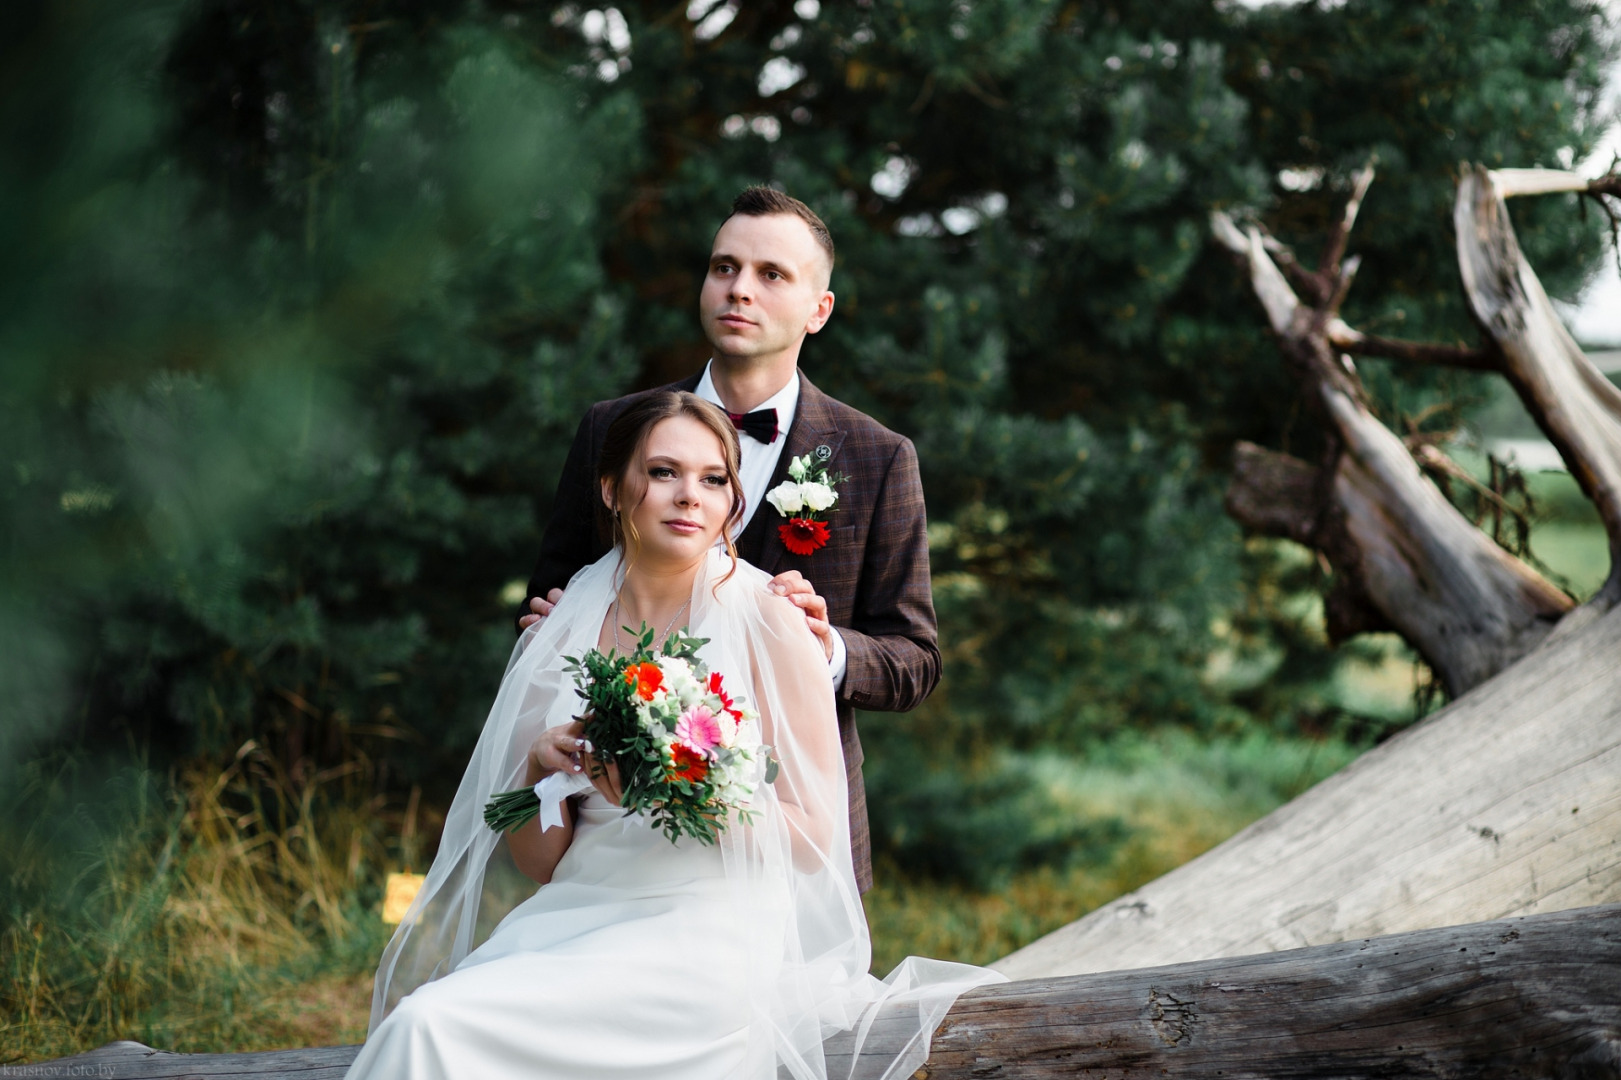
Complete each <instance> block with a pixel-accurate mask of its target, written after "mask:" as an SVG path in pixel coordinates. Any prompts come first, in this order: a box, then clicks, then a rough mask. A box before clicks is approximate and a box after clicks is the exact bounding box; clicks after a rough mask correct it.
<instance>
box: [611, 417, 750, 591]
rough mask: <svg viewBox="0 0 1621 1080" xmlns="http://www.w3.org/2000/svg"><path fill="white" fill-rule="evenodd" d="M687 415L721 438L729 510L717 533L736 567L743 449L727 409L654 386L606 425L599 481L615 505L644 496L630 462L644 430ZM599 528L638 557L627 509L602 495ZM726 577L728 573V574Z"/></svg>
mask: <svg viewBox="0 0 1621 1080" xmlns="http://www.w3.org/2000/svg"><path fill="white" fill-rule="evenodd" d="M677 416H687V417H691V418H692V419H694V420H696V421H698V422H699V423H700V424H702V425H703V426H704V427H706V428H708V429H709V430H710V432H711V433H713V434H714V436H715V438H716V439H718V440H720V445H721V449H722V450H724V451H725V458H726V484H727V486H728V487H730V488H731V491H732V509H731V511H730V512H729V513H727V515H726V522H725V524H723V525H722V526H721V530H720V534H721V537H722V539H723V540H724V541H725V543H726V554H727V555H729V556H731V559H732V564H733V567H734V569H735V567H736V564H737V549H736V548H735V547H733V546H732V528H733V526H734V525H736V524H737V522H738V521H739V520H740V519H741V518H742V517H743V484H742V481H740V480H739V479H738V475H737V471H738V469H739V468H740V467H741V463H742V453H743V452H742V449H741V448H740V447H739V446H738V442H737V429H736V428H735V427H733V426H732V422H731V420H729V419H728V418H727V416H726V414H725V413H723V412H721V411H720V410H719V409H718V408H716V407H715V406H714V405H712V404H710V403H709V402H707V401H705V400H704V399H703V398H701V397H699V396H698V395H697V394H690V393H688V392H686V391H685V390H656V391H654V392H653V393H650V394H647V395H645V396H643V397H641V398H639V399H638V400H637V401H636V402H634V403H633V404H632V405H631V406H630V407H629V408H627V409H626V410H625V411H624V412H622V413H620V414H619V416H618V417H616V418H615V419H614V422H613V423H611V424H609V425H608V431H607V433H606V434H605V435H604V436H603V439H602V453H601V455H600V456H599V457H598V458H597V482H598V484H599V485H600V484H601V482H602V481H604V480H606V481H607V482H608V485H609V487H610V488H612V490H613V501H614V504H615V505H616V506H617V507H620V508H622V509H628V508H629V507H633V506H636V505H637V504H639V503H640V502H641V501H642V496H643V495H644V494H646V492H647V477H646V476H644V475H643V474H642V473H641V471H640V470H633V469H632V468H631V466H633V465H634V464H636V462H637V461H639V460H640V459H641V456H642V447H643V446H644V445H645V444H646V442H647V435H648V432H650V431H652V430H653V428H654V427H656V426H657V425H658V424H660V423H662V422H663V421H665V420H672V419H674V418H675V417H677ZM597 528H598V529H599V530H600V531H601V532H602V535H603V536H604V538H606V539H607V540H608V542H609V543H611V544H613V546H614V547H616V548H618V549H619V553H620V557H621V558H622V559H624V560H626V561H627V562H629V563H634V562H635V561H636V554H637V552H638V551H639V550H640V549H641V543H642V538H641V537H640V536H638V535H637V533H636V526H635V525H634V524H633V523H632V522H631V520H630V515H629V514H628V513H622V512H620V510H610V509H609V508H608V506H607V505H606V504H605V503H603V502H602V501H601V500H600V499H599V500H598V501H597ZM726 576H727V577H730V576H731V574H729V573H728V574H727V575H726Z"/></svg>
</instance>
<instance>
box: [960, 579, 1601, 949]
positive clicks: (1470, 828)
mask: <svg viewBox="0 0 1621 1080" xmlns="http://www.w3.org/2000/svg"><path fill="white" fill-rule="evenodd" d="M1616 901H1621V608H1618V609H1615V610H1612V611H1611V612H1610V613H1609V614H1608V615H1605V616H1603V617H1602V618H1600V619H1598V620H1596V621H1594V622H1592V623H1589V624H1588V625H1586V626H1584V627H1581V628H1579V629H1578V630H1576V631H1575V632H1573V633H1571V634H1569V635H1562V636H1560V637H1559V639H1558V640H1556V641H1550V642H1549V643H1548V644H1546V645H1544V646H1543V647H1542V648H1541V649H1539V650H1538V651H1536V652H1534V653H1532V654H1531V655H1530V656H1528V657H1526V658H1525V659H1523V660H1521V661H1520V662H1519V663H1517V664H1515V665H1514V666H1513V667H1511V668H1509V669H1508V670H1507V671H1505V672H1503V673H1502V674H1501V675H1499V676H1497V677H1496V678H1495V679H1493V680H1491V681H1490V682H1488V683H1485V684H1484V685H1482V686H1480V687H1478V688H1476V689H1475V690H1474V691H1472V692H1471V693H1469V694H1468V695H1466V696H1464V697H1462V698H1460V699H1459V700H1457V701H1455V702H1453V703H1452V704H1451V705H1449V706H1447V707H1446V708H1445V709H1443V710H1441V711H1440V712H1438V713H1437V714H1435V715H1434V716H1432V717H1430V718H1429V719H1428V720H1426V721H1424V722H1423V723H1421V724H1418V725H1415V726H1414V727H1412V728H1409V729H1408V730H1407V731H1404V732H1402V733H1401V734H1399V735H1397V736H1396V737H1394V738H1392V739H1390V740H1389V741H1388V742H1386V743H1384V744H1383V745H1381V746H1378V747H1375V748H1374V749H1373V750H1370V751H1369V752H1368V753H1366V754H1364V755H1363V756H1362V757H1361V758H1359V759H1358V760H1356V761H1354V762H1352V763H1351V764H1350V765H1349V766H1347V767H1346V768H1345V769H1343V770H1341V771H1340V772H1339V773H1337V774H1335V775H1334V776H1332V777H1330V778H1328V779H1327V780H1325V781H1323V782H1322V783H1321V784H1318V785H1317V786H1316V787H1314V788H1312V789H1311V790H1310V791H1308V792H1306V793H1305V794H1304V795H1301V796H1300V797H1299V798H1297V799H1295V800H1294V801H1292V802H1290V803H1289V804H1287V805H1286V806H1283V807H1280V808H1279V809H1278V810H1276V811H1274V812H1273V813H1272V814H1270V815H1268V816H1267V817H1265V818H1262V819H1261V820H1260V821H1258V822H1256V823H1255V824H1253V825H1251V826H1250V827H1249V828H1247V829H1245V830H1244V831H1243V832H1241V833H1239V834H1238V835H1237V836H1234V837H1233V838H1232V839H1230V840H1228V841H1227V842H1226V843H1224V844H1221V845H1219V846H1217V847H1216V848H1213V849H1212V850H1210V851H1208V852H1206V853H1205V854H1203V855H1201V856H1200V857H1199V858H1197V859H1195V860H1193V861H1192V862H1190V863H1187V864H1186V865H1184V866H1181V867H1179V868H1177V869H1176V870H1173V871H1171V872H1170V873H1169V874H1166V875H1165V876H1164V877H1162V878H1159V879H1158V880H1156V881H1153V882H1150V883H1149V884H1148V885H1145V886H1144V887H1143V888H1141V889H1138V890H1137V891H1136V892H1133V893H1128V894H1127V895H1125V896H1122V897H1120V898H1119V899H1117V900H1115V901H1113V902H1111V903H1109V904H1106V905H1104V906H1103V907H1101V908H1099V909H1098V910H1097V911H1094V912H1093V913H1092V914H1090V915H1088V916H1086V917H1085V918H1083V919H1080V920H1078V921H1076V922H1073V923H1071V924H1069V925H1068V926H1065V927H1062V928H1060V929H1058V930H1056V931H1054V932H1053V933H1051V934H1049V935H1047V936H1046V937H1044V938H1041V939H1039V940H1038V941H1035V942H1033V943H1031V944H1030V945H1027V946H1026V947H1025V948H1023V949H1020V950H1019V951H1018V952H1015V953H1013V954H1011V955H1009V956H1007V957H1004V958H1003V959H1001V960H999V961H997V962H996V963H995V964H993V965H992V966H993V967H995V968H997V969H998V970H1000V971H1001V972H1003V973H1004V974H1005V975H1007V976H1008V977H1009V978H1013V979H1033V978H1045V977H1050V976H1055V975H1078V974H1081V973H1083V972H1092V971H1110V970H1115V969H1119V968H1129V967H1143V966H1147V965H1151V964H1172V963H1180V962H1183V961H1191V960H1204V959H1209V958H1211V957H1219V956H1242V955H1245V954H1249V953H1258V952H1265V951H1268V950H1277V949H1290V948H1298V947H1300V946H1305V945H1321V944H1328V943H1330V942H1337V941H1346V940H1350V939H1353V938H1364V937H1370V936H1375V935H1380V934H1391V933H1398V932H1401V931H1406V930H1417V929H1422V928H1426V927H1436V926H1452V925H1456V924H1459V923H1468V922H1476V921H1480V920H1483V919H1493V918H1501V917H1504V916H1509V915H1525V914H1534V913H1538V912H1548V911H1559V910H1564V909H1568V908H1575V907H1583V906H1588V905H1593V904H1605V903H1614V902H1616Z"/></svg>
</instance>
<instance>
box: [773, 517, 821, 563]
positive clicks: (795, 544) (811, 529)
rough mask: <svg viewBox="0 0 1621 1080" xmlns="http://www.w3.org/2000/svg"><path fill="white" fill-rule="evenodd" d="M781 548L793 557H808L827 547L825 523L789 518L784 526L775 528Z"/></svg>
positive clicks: (808, 519)
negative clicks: (792, 554)
mask: <svg viewBox="0 0 1621 1080" xmlns="http://www.w3.org/2000/svg"><path fill="white" fill-rule="evenodd" d="M777 535H778V536H780V537H782V546H783V547H785V548H787V549H788V550H789V551H791V552H793V553H794V554H795V555H809V554H810V553H811V552H813V551H816V550H817V549H819V548H824V547H826V546H827V522H825V521H812V520H811V519H810V518H800V517H796V518H789V519H788V523H787V524H786V525H778V526H777Z"/></svg>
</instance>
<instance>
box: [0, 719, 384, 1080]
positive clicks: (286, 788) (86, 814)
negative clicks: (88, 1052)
mask: <svg viewBox="0 0 1621 1080" xmlns="http://www.w3.org/2000/svg"><path fill="white" fill-rule="evenodd" d="M92 770H93V766H91V765H88V764H86V763H84V762H67V763H63V762H57V763H55V764H54V766H53V767H52V768H50V769H47V768H44V767H42V766H35V767H33V768H32V769H30V770H29V771H28V773H27V775H26V776H25V777H24V778H23V781H22V783H20V784H18V785H17V787H16V790H17V793H18V797H17V798H15V799H13V800H11V801H12V802H13V803H14V805H13V806H12V807H10V808H8V809H9V810H11V811H12V812H11V813H10V814H8V818H9V820H10V821H11V822H22V821H27V822H29V824H28V825H27V826H26V827H24V828H20V829H12V830H10V831H8V832H7V833H6V834H5V846H4V851H3V854H4V856H5V859H6V862H7V863H8V867H7V877H6V880H5V887H6V906H5V910H4V920H5V921H4V929H3V934H0V956H3V960H0V1061H16V1060H22V1059H30V1060H38V1059H40V1058H48V1057H53V1056H58V1055H62V1054H69V1053H75V1052H78V1051H81V1050H84V1049H88V1048H91V1047H94V1046H97V1045H101V1044H102V1043H105V1042H108V1041H111V1040H113V1039H136V1040H139V1041H141V1042H144V1043H147V1044H148V1045H152V1046H159V1047H163V1048H164V1049H172V1050H192V1051H200V1050H241V1049H253V1048H260V1047H265V1046H278V1045H279V1046H286V1045H312V1044H319V1043H323V1042H333V1041H355V1040H357V1039H358V1038H360V1037H362V1036H363V1035H364V1007H363V1006H364V1001H365V999H366V998H367V996H368V994H367V988H366V985H365V984H366V976H367V975H368V974H369V971H370V967H371V964H372V961H373V957H374V956H375V954H376V952H377V950H378V948H380V946H381V941H382V927H381V925H380V923H379V921H378V919H377V917H376V916H375V915H374V914H372V913H371V912H370V911H369V910H368V909H369V907H370V906H371V901H372V900H373V898H374V897H375V895H376V893H377V885H376V881H377V872H378V869H379V867H380V864H381V859H380V855H381V847H382V846H381V843H380V833H381V831H382V827H383V822H382V821H381V819H380V818H379V816H378V815H377V814H376V813H375V812H374V811H375V809H376V807H375V806H374V805H373V804H372V803H370V802H368V801H366V800H353V801H346V800H345V799H344V798H342V795H343V794H344V793H343V791H342V785H341V784H339V783H335V782H336V781H341V779H343V777H341V776H337V775H333V774H317V775H312V776H308V777H298V776H293V775H289V774H288V773H287V772H286V771H284V770H282V769H280V768H279V767H278V766H277V765H276V764H275V762H274V761H273V760H272V759H271V758H269V757H268V756H267V755H265V754H263V753H261V752H260V751H259V750H258V748H257V747H256V746H255V745H254V744H252V743H250V744H248V745H247V746H244V747H243V748H242V751H241V752H240V753H239V754H238V755H237V758H236V760H235V761H233V762H230V763H229V764H227V765H226V766H225V767H223V768H220V767H218V766H217V765H216V766H215V767H214V768H208V767H206V766H204V765H200V764H199V765H194V766H191V767H189V768H186V769H184V770H181V771H179V772H178V773H177V775H175V776H174V777H172V778H170V780H169V782H168V783H159V782H157V781H155V780H154V779H153V778H152V777H150V776H149V775H147V774H145V773H144V772H142V771H141V770H139V769H133V768H126V769H123V770H120V771H117V772H114V773H112V774H110V775H109V777H108V778H107V779H106V780H105V781H101V782H87V781H86V779H85V777H86V775H87V774H88V773H89V772H91V771H92ZM344 771H348V770H344ZM350 794H353V792H350ZM333 996H336V997H339V998H341V999H342V1001H343V1002H344V1003H345V1004H346V1005H347V1003H348V1002H350V1001H351V1000H352V1001H353V1002H356V1003H358V1004H357V1005H356V1006H355V1007H345V1008H342V1009H338V1010H334V1009H332V1008H330V1007H329V1006H330V1005H331V1004H332V1003H331V1002H323V1000H322V999H323V998H330V997H333ZM356 1017H358V1018H359V1019H358V1023H359V1025H360V1026H359V1029H358V1030H356V1026H355V1025H356V1022H357V1021H356Z"/></svg>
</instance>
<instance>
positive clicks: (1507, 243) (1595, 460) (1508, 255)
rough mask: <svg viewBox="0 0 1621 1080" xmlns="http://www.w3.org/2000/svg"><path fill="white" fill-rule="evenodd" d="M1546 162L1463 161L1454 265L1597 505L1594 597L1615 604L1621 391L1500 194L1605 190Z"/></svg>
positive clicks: (1620, 557) (1598, 603)
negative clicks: (1534, 165)
mask: <svg viewBox="0 0 1621 1080" xmlns="http://www.w3.org/2000/svg"><path fill="white" fill-rule="evenodd" d="M1611 179H1616V180H1621V178H1612V177H1605V178H1601V179H1600V180H1597V181H1589V180H1587V179H1585V178H1583V177H1581V176H1577V175H1576V174H1574V173H1566V172H1556V171H1553V170H1546V169H1500V170H1497V171H1496V172H1492V171H1489V170H1487V169H1485V168H1482V167H1481V166H1478V165H1477V166H1471V167H1467V168H1465V169H1464V171H1463V177H1462V179H1461V180H1460V181H1459V184H1458V197H1457V201H1456V203H1455V204H1454V207H1453V225H1454V227H1455V230H1456V232H1457V244H1458V268H1459V270H1460V271H1461V272H1462V275H1463V287H1464V292H1465V294H1466V295H1467V296H1468V298H1469V304H1470V307H1471V309H1472V310H1473V312H1474V316H1475V319H1476V321H1477V322H1479V324H1480V326H1481V329H1482V330H1483V331H1484V332H1485V333H1486V335H1487V336H1488V337H1489V338H1490V339H1491V341H1492V342H1493V343H1494V345H1495V347H1496V349H1495V351H1496V352H1497V353H1498V354H1499V355H1500V356H1501V358H1502V360H1501V363H1502V367H1501V370H1502V372H1503V374H1504V375H1505V376H1506V377H1507V378H1508V380H1509V382H1510V383H1512V384H1513V386H1514V389H1515V390H1516V391H1517V392H1518V393H1519V395H1520V399H1521V400H1522V401H1524V402H1525V406H1526V409H1527V410H1528V411H1529V412H1530V413H1531V416H1532V417H1533V418H1534V419H1535V420H1536V422H1537V425H1538V426H1539V427H1541V428H1542V430H1543V433H1544V434H1546V435H1547V436H1548V440H1549V441H1550V442H1552V443H1553V445H1554V446H1555V448H1557V449H1558V451H1559V455H1560V457H1562V458H1564V460H1565V464H1566V466H1567V467H1568V468H1569V469H1570V472H1571V475H1572V476H1574V477H1575V478H1576V482H1577V483H1579V484H1580V485H1581V488H1582V491H1583V492H1585V493H1586V495H1587V497H1588V498H1589V499H1591V500H1592V501H1593V505H1594V506H1595V507H1597V508H1598V512H1599V518H1600V519H1601V520H1602V521H1603V522H1604V529H1605V532H1606V533H1607V534H1608V535H1609V541H1610V575H1609V579H1608V580H1607V581H1606V583H1605V585H1604V587H1603V589H1601V590H1600V592H1599V594H1598V596H1596V597H1595V598H1594V601H1593V604H1592V605H1591V606H1592V607H1593V608H1595V609H1596V610H1595V611H1593V612H1592V613H1593V614H1597V613H1599V612H1602V611H1604V610H1608V609H1609V608H1610V607H1612V606H1614V605H1615V604H1617V603H1621V390H1617V389H1616V387H1615V385H1614V384H1613V383H1611V382H1610V380H1609V379H1607V378H1605V376H1604V373H1603V372H1601V371H1600V370H1599V369H1598V368H1597V367H1595V366H1594V364H1593V362H1592V361H1591V360H1589V359H1588V358H1587V357H1586V355H1584V354H1583V353H1582V350H1581V348H1580V347H1579V346H1578V345H1577V344H1576V342H1575V339H1573V338H1572V337H1571V336H1570V333H1569V332H1568V331H1567V330H1566V329H1565V327H1564V323H1562V322H1561V321H1560V319H1559V316H1558V313H1557V312H1555V311H1554V308H1553V304H1552V303H1551V302H1550V301H1549V300H1548V294H1547V293H1546V292H1545V291H1544V290H1543V288H1542V283H1541V282H1540V281H1539V280H1538V279H1537V275H1536V273H1535V271H1533V270H1532V269H1531V266H1530V264H1529V263H1527V262H1526V260H1525V255H1524V253H1523V252H1521V250H1520V244H1519V240H1518V239H1517V238H1516V237H1515V235H1514V226H1513V223H1512V222H1511V221H1510V220H1509V216H1508V208H1507V207H1506V206H1505V205H1504V202H1503V200H1504V199H1505V198H1507V197H1509V196H1513V195H1540V194H1547V193H1551V192H1569V191H1576V192H1587V191H1588V190H1589V189H1594V188H1596V189H1598V190H1606V188H1605V184H1606V182H1607V181H1609V180H1611Z"/></svg>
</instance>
